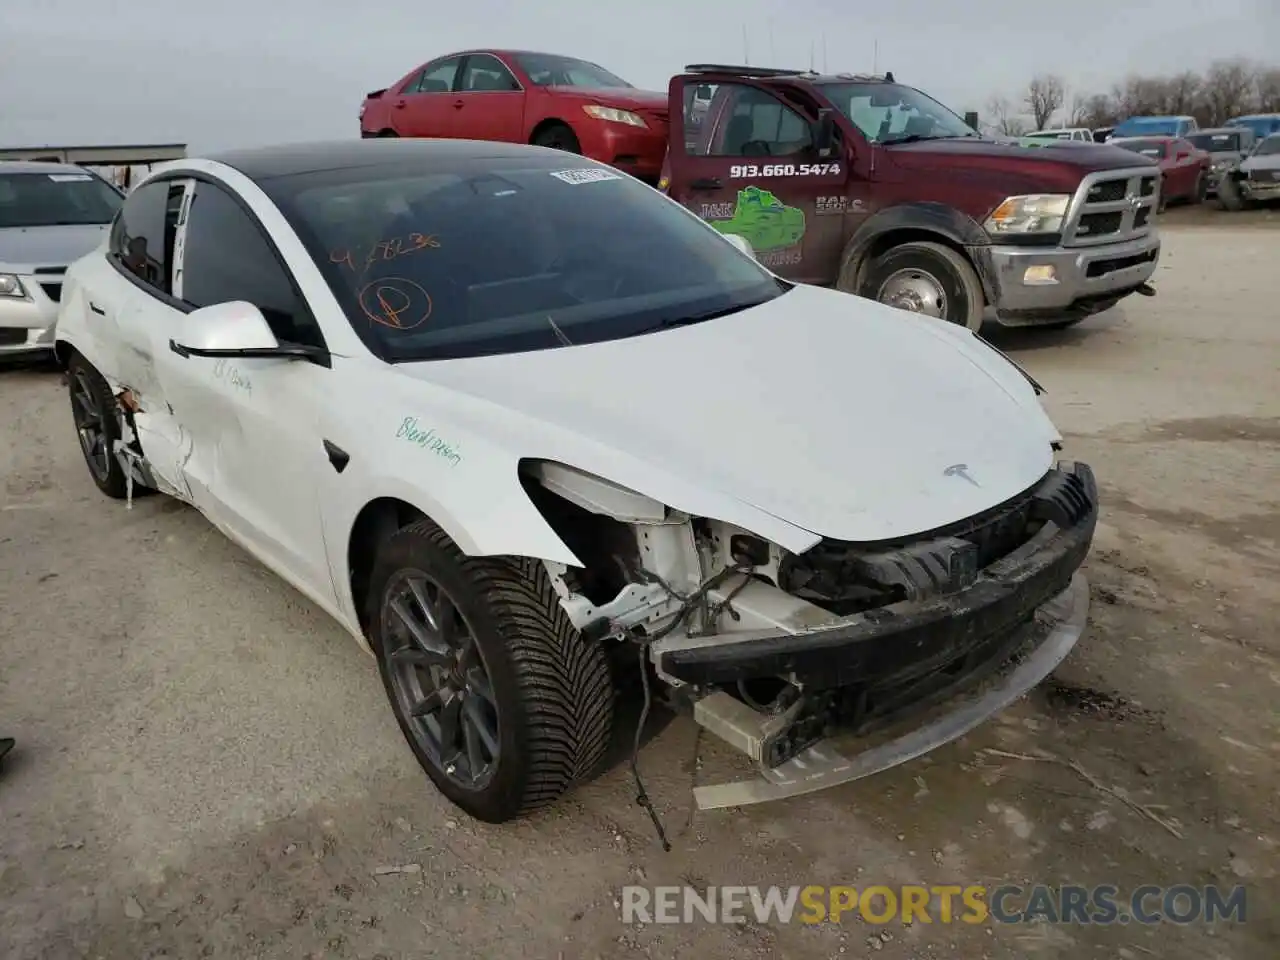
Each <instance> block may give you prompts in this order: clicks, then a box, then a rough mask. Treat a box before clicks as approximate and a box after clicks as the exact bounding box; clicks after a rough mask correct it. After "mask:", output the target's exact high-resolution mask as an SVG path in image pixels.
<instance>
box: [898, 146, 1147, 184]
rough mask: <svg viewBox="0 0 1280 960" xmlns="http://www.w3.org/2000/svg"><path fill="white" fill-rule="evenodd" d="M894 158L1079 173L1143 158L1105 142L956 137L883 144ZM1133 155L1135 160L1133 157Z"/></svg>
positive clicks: (909, 161) (1134, 162)
mask: <svg viewBox="0 0 1280 960" xmlns="http://www.w3.org/2000/svg"><path fill="white" fill-rule="evenodd" d="M884 149H885V150H888V151H889V152H890V153H891V154H892V156H893V159H894V160H895V161H900V162H902V163H903V165H905V166H917V165H918V166H924V165H926V164H927V165H930V166H942V165H944V164H945V165H946V166H954V165H955V164H956V161H962V162H964V163H965V164H966V165H972V166H974V167H1005V168H1006V169H1007V168H1008V167H1009V166H1010V165H1011V164H1012V163H1017V164H1019V165H1020V166H1023V167H1024V168H1028V169H1029V168H1030V167H1031V166H1032V165H1035V164H1052V165H1054V166H1057V167H1059V168H1061V169H1063V170H1068V171H1070V173H1071V174H1072V175H1075V176H1079V175H1081V174H1085V173H1092V172H1093V171H1095V170H1114V169H1118V168H1122V167H1132V166H1142V164H1143V163H1144V162H1147V161H1146V158H1144V157H1141V156H1138V155H1137V154H1133V153H1130V152H1129V151H1127V150H1122V149H1121V148H1119V147H1113V146H1109V145H1108V144H1105V143H1080V142H1072V141H1070V140H1053V141H1049V142H1047V143H1045V144H1042V145H1039V146H1035V147H1025V146H1022V145H1021V144H1019V143H1016V142H1014V143H1001V142H999V141H996V140H988V139H986V138H982V139H978V138H976V137H965V138H962V139H956V140H921V141H919V142H917V143H902V144H897V145H888V146H886V147H884ZM1135 158H1136V159H1135Z"/></svg>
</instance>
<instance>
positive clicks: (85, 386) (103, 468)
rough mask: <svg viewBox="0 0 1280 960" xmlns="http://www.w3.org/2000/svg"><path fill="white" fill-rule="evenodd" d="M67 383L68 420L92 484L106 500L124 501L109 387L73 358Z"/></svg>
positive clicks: (124, 482)
mask: <svg viewBox="0 0 1280 960" xmlns="http://www.w3.org/2000/svg"><path fill="white" fill-rule="evenodd" d="M67 381H68V384H69V386H70V394H71V416H72V419H73V421H74V423H75V426H76V436H77V437H78V438H79V440H80V452H81V453H82V454H84V462H85V466H87V467H88V468H89V476H90V477H92V478H93V482H94V484H96V485H97V487H98V489H99V490H101V491H102V492H103V493H105V494H106V495H107V496H108V497H111V498H113V499H115V500H123V499H124V498H125V497H127V496H128V493H129V483H128V478H127V477H126V476H125V472H124V467H122V466H121V465H120V458H119V457H117V456H116V452H115V447H116V441H117V440H119V439H120V424H119V422H118V421H117V420H116V417H115V397H113V396H112V395H111V387H110V386H108V385H107V381H106V380H105V379H104V378H103V376H102V374H100V373H99V372H98V371H97V370H95V369H94V368H93V366H92V365H91V364H90V363H89V362H88V361H87V360H85V358H84V357H82V356H80V355H79V354H76V355H75V356H74V357H72V358H71V362H70V363H69V364H68V365H67Z"/></svg>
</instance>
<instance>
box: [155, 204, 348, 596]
mask: <svg viewBox="0 0 1280 960" xmlns="http://www.w3.org/2000/svg"><path fill="white" fill-rule="evenodd" d="M173 296H174V298H175V299H176V300H177V301H179V302H180V303H181V304H182V305H183V306H184V307H185V308H187V310H197V311H198V308H200V307H207V306H213V305H214V304H218V303H228V302H233V301H245V302H248V303H252V304H253V305H254V306H257V307H258V308H259V309H260V310H261V311H262V313H263V315H264V316H265V317H266V318H267V321H268V323H269V324H270V326H271V329H272V332H273V333H274V334H275V336H276V338H277V339H278V340H280V341H282V342H292V343H301V344H306V345H311V346H317V347H321V348H323V347H324V339H323V336H322V335H321V333H320V329H319V326H318V325H317V324H316V322H315V320H314V318H313V317H312V316H311V314H310V311H309V309H308V308H307V305H306V302H305V301H304V300H303V298H302V295H301V294H300V293H299V292H298V291H297V288H296V285H295V284H294V282H293V278H292V276H291V274H290V273H289V271H288V269H287V268H286V266H285V264H284V262H283V260H282V259H281V258H280V256H279V254H278V253H277V251H276V249H275V246H274V244H272V243H271V241H270V239H269V238H268V236H267V234H266V232H265V230H263V228H262V227H261V226H260V225H259V223H258V222H257V220H256V219H255V218H253V217H252V215H251V214H250V213H249V212H248V211H247V209H246V208H245V207H244V206H242V205H241V203H240V202H239V201H238V200H237V199H236V198H235V196H234V195H233V194H232V193H231V192H230V190H229V189H227V188H224V187H222V186H220V185H218V184H215V183H212V182H209V181H206V180H200V181H196V182H195V183H194V184H193V188H192V194H191V197H190V199H189V202H188V204H187V213H186V218H185V220H184V221H183V223H182V224H181V225H180V227H179V230H178V234H177V238H176V242H175V245H174V286H173ZM179 316H180V319H179V321H178V322H176V323H175V324H174V325H173V328H172V329H171V330H168V331H164V332H163V334H162V335H163V336H166V337H168V338H171V339H172V340H174V341H177V342H178V343H181V342H182V339H183V332H184V330H188V329H191V328H192V326H193V325H194V324H197V323H199V322H200V314H199V313H198V312H184V313H181V314H180V315H179ZM166 344H167V348H166V349H164V350H163V351H162V352H158V353H157V357H156V372H157V375H158V377H159V380H160V384H161V386H162V388H163V390H164V395H165V397H166V399H167V402H168V405H169V407H170V408H171V409H172V411H173V416H174V418H175V419H176V420H177V421H178V423H179V424H180V425H181V427H182V429H183V431H184V432H185V433H186V434H187V435H188V436H189V437H190V438H191V450H190V454H189V456H188V457H187V458H186V460H185V463H184V466H183V478H184V481H185V483H186V485H187V487H188V488H189V489H190V491H191V495H192V499H193V501H194V502H195V504H196V505H197V506H198V507H199V508H200V509H201V510H202V512H204V513H205V514H206V515H207V516H209V518H210V519H211V520H213V521H214V522H215V523H216V524H217V525H218V526H220V527H222V528H223V529H224V531H225V532H226V533H227V534H228V535H229V536H231V537H232V539H235V540H237V541H238V542H240V543H241V544H243V545H244V546H245V547H246V548H247V549H249V550H250V551H251V552H252V553H254V554H256V555H257V556H258V557H259V558H260V559H262V560H263V561H264V562H265V563H267V564H268V565H269V566H273V567H274V568H275V569H277V570H278V571H279V572H281V573H282V575H284V576H286V578H288V579H292V580H294V581H295V582H298V583H299V585H305V586H306V587H309V588H311V589H312V590H314V591H315V592H316V593H317V594H318V595H320V596H322V597H324V598H326V599H328V600H331V601H336V595H337V594H336V591H335V590H334V588H333V581H332V577H331V576H330V573H329V562H328V556H327V550H326V546H325V541H324V537H323V534H322V532H321V523H320V504H319V494H318V488H319V484H318V482H317V477H318V476H320V472H321V471H324V470H330V469H332V468H331V467H330V465H329V462H328V459H327V457H326V453H325V449H324V443H323V439H322V438H321V436H320V431H319V427H318V420H319V416H320V411H321V410H322V409H323V407H324V405H325V404H326V403H329V402H332V397H333V391H334V384H333V376H334V372H333V371H332V370H331V369H329V368H327V367H325V366H321V365H319V364H317V363H314V362H310V361H306V360H289V359H283V358H256V359H246V358H238V357H237V358H222V357H219V358H209V357H200V356H195V355H183V354H182V353H180V352H179V351H177V350H174V349H172V345H169V344H168V343H167V341H166Z"/></svg>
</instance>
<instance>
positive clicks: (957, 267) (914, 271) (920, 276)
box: [857, 241, 984, 330]
mask: <svg viewBox="0 0 1280 960" xmlns="http://www.w3.org/2000/svg"><path fill="white" fill-rule="evenodd" d="M857 292H858V293H859V294H860V295H862V296H864V297H866V298H868V299H870V300H877V301H879V302H880V303H883V304H885V305H887V306H890V307H897V308H898V309H899V310H906V311H908V312H910V313H923V314H925V315H926V316H930V317H937V318H938V319H939V320H946V321H947V322H949V323H955V324H959V325H960V326H962V327H968V328H969V329H970V330H977V329H978V328H980V327H981V326H982V310H983V305H984V300H983V295H982V283H981V281H980V280H979V279H978V274H977V272H976V271H975V270H974V269H973V267H972V266H970V265H969V261H968V260H966V259H965V258H964V257H963V256H962V255H961V254H959V253H957V252H956V251H955V250H953V249H951V248H950V247H948V246H946V245H944V244H941V243H930V242H926V241H916V242H912V243H904V244H901V245H899V246H896V247H893V248H891V249H890V250H888V251H887V252H886V253H883V254H881V255H880V256H878V257H876V259H875V260H873V261H872V262H871V263H870V264H869V265H868V266H867V268H866V271H865V273H864V276H863V280H862V284H861V288H860V289H859V290H858V291H857Z"/></svg>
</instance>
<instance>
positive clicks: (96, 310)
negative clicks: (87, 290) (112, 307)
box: [89, 300, 107, 317]
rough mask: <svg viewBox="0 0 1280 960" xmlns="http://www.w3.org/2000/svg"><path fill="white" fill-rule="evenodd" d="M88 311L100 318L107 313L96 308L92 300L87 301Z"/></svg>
mask: <svg viewBox="0 0 1280 960" xmlns="http://www.w3.org/2000/svg"><path fill="white" fill-rule="evenodd" d="M89 309H90V310H92V311H93V312H94V313H96V314H97V315H98V316H100V317H105V316H106V315H107V311H105V310H103V309H102V308H101V307H100V306H98V305H97V304H96V303H94V302H93V301H92V300H90V301H89Z"/></svg>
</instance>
